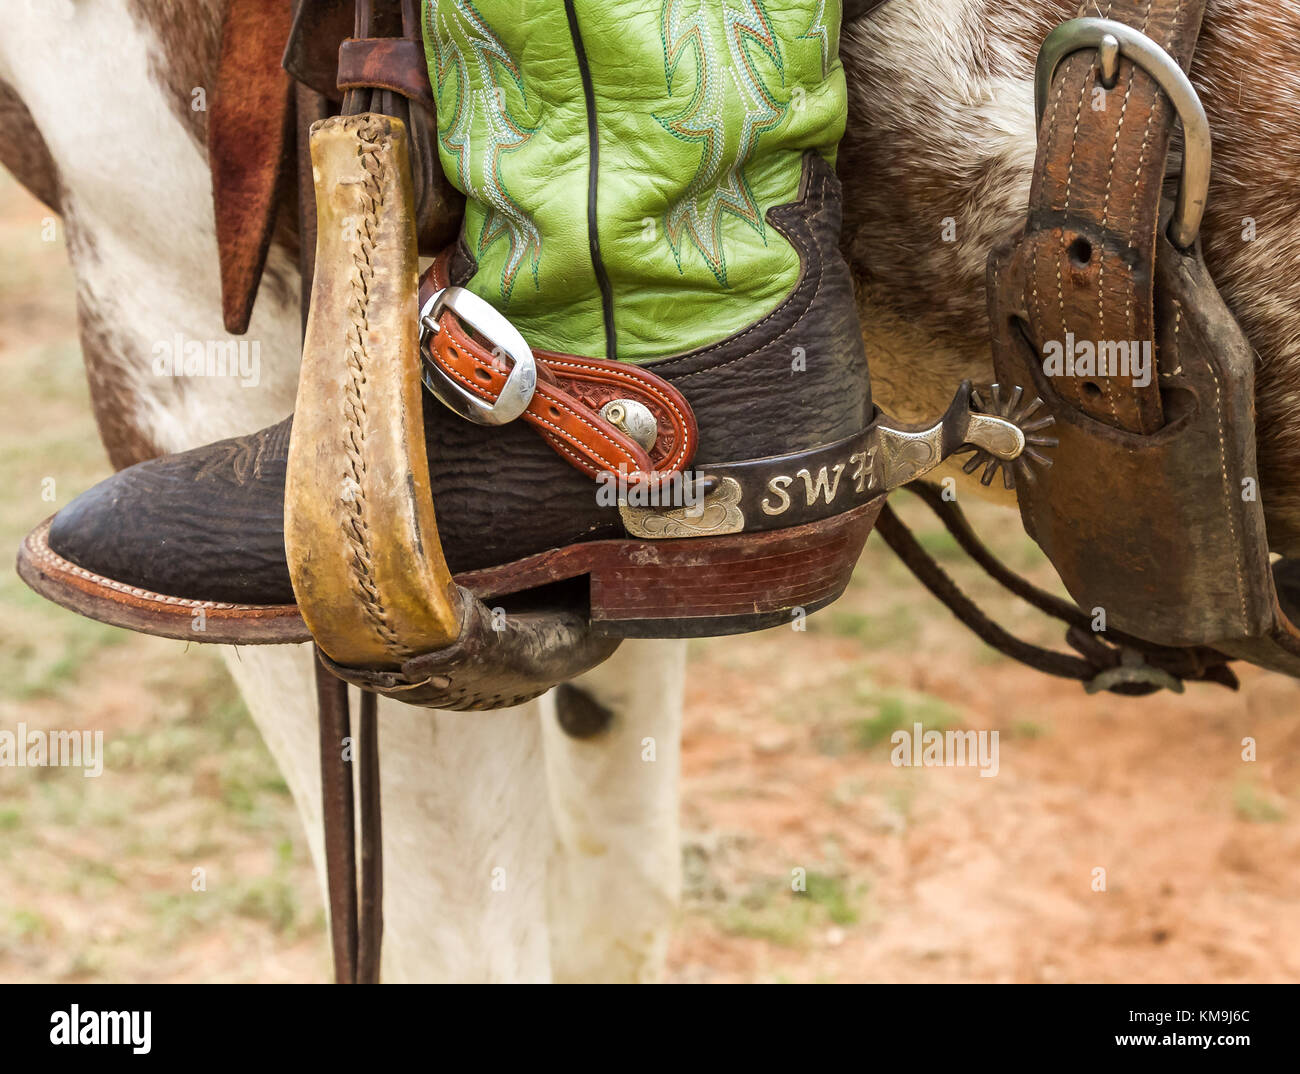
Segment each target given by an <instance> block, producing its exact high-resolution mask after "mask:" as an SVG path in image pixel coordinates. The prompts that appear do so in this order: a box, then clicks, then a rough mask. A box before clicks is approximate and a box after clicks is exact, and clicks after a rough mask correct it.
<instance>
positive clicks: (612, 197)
mask: <svg viewBox="0 0 1300 1074" xmlns="http://www.w3.org/2000/svg"><path fill="white" fill-rule="evenodd" d="M508 7H509V5H507V4H505V3H504V2H481V3H479V4H477V5H470V4H468V3H463V2H459V0H438V2H436V3H431V4H428V5H427V6H426V9H425V41H426V49H427V53H428V66H429V74H430V80H431V83H432V86H433V90H434V95H435V97H436V100H437V110H438V116H439V125H438V127H439V129H438V139H439V152H440V155H441V163H442V167H443V170H444V171H445V173H446V174H447V176H448V177H449V178H450V179H451V180H452V181H453V182H454V183H455V184H456V185H457V187H458V188H460V189H461V190H462V191H463V192H464V193H465V194H466V197H467V206H466V213H465V221H464V226H463V228H462V232H461V238H460V241H459V242H458V243H457V244H456V246H455V247H454V248H453V249H452V250H449V251H447V252H446V253H445V254H444V255H443V256H442V257H440V258H439V259H438V260H437V261H436V262H435V264H434V266H433V268H432V269H431V270H430V271H429V272H428V273H426V275H425V277H424V279H423V280H421V283H420V288H421V290H420V299H419V313H420V326H419V329H418V332H419V340H418V342H419V348H420V352H421V355H422V359H421V360H422V363H423V369H422V374H423V378H424V381H425V384H426V386H427V387H428V388H429V391H428V392H426V393H424V396H423V398H422V399H421V400H419V401H413V400H412V399H411V398H409V397H408V396H400V393H397V394H394V395H393V396H391V397H390V400H389V403H390V405H391V407H392V408H393V411H394V412H389V413H383V412H378V413H375V414H372V415H371V417H372V418H373V420H374V421H375V422H376V423H377V424H376V426H375V428H379V427H380V426H383V425H384V423H385V422H387V423H389V424H388V425H387V426H386V427H387V428H390V429H391V428H400V430H401V437H404V438H405V440H404V442H406V443H407V444H408V447H409V442H410V440H411V430H413V429H416V428H419V429H420V435H421V437H422V441H423V449H422V457H421V458H419V459H408V462H409V463H410V466H409V469H408V470H402V468H401V467H399V468H398V471H394V472H391V473H385V474H383V475H382V477H383V479H384V480H386V481H387V482H388V483H389V485H397V486H402V485H404V486H405V487H407V488H409V489H413V490H415V492H414V493H413V494H412V496H410V497H407V499H408V500H411V501H414V500H420V501H423V500H425V499H428V500H429V501H430V502H429V503H423V502H421V503H419V504H416V505H415V506H413V507H411V510H412V511H413V512H415V513H416V514H419V515H420V517H423V518H425V519H431V518H432V511H433V505H435V504H436V507H437V523H436V532H434V533H430V532H429V530H428V528H424V527H421V526H419V525H414V524H413V525H408V526H407V527H406V532H407V533H408V535H409V536H410V538H411V545H410V546H411V547H412V548H418V549H419V555H420V556H422V557H426V559H427V562H423V561H422V563H421V572H422V573H424V574H427V575H428V576H429V577H430V579H432V581H431V582H430V584H429V586H428V587H427V588H428V589H429V590H430V591H435V590H439V589H440V590H442V592H443V593H444V594H447V595H448V596H447V601H446V603H445V604H442V605H440V607H439V609H438V611H437V613H436V614H435V615H434V616H433V618H435V619H438V618H440V619H441V620H443V622H442V623H441V624H440V625H439V628H438V630H435V631H433V633H432V634H431V635H428V636H426V637H424V639H423V646H422V649H421V644H420V642H419V639H417V641H416V642H415V643H412V642H411V639H401V640H399V641H398V642H396V643H394V644H393V645H392V646H391V648H389V649H388V651H387V653H380V654H378V655H373V654H372V650H371V649H364V648H363V649H361V650H358V651H359V652H360V653H361V655H360V657H359V658H358V656H357V655H356V652H354V651H352V650H351V648H350V642H349V639H348V638H347V637H344V636H341V635H340V636H339V637H338V638H336V639H334V643H333V644H331V643H329V642H325V643H323V645H322V647H323V648H325V650H326V652H327V653H329V654H330V655H331V656H332V657H334V658H335V659H336V660H337V661H339V662H340V663H342V664H347V665H351V666H354V667H355V666H359V667H363V668H365V669H367V670H368V671H371V672H373V673H376V674H390V673H391V672H392V671H393V669H394V668H400V667H402V666H403V665H405V664H408V663H409V662H410V661H411V660H412V659H415V657H413V656H412V653H413V652H415V653H416V656H417V657H418V656H419V655H420V652H421V651H426V652H427V651H434V652H436V651H437V649H438V648H439V644H438V642H439V639H442V640H446V639H447V638H449V637H450V636H451V635H452V634H454V630H455V623H454V616H455V614H456V612H457V608H456V600H455V594H456V593H457V592H458V591H464V590H469V591H471V592H472V593H473V594H475V595H476V596H477V597H479V598H483V599H487V600H491V601H493V602H505V603H509V602H510V601H511V600H515V601H518V600H520V599H521V598H519V597H518V596H517V595H519V594H528V593H532V592H535V591H537V590H538V589H539V588H540V587H544V586H554V584H556V583H570V582H576V583H577V584H580V585H581V584H582V583H584V582H585V586H584V592H583V593H582V596H581V598H580V599H581V600H582V601H584V602H585V603H586V605H587V608H586V611H587V614H588V615H589V616H590V619H591V621H592V623H593V624H594V626H595V627H596V629H597V630H598V631H599V632H601V633H604V634H608V635H610V636H614V637H622V636H644V637H656V636H657V637H682V636H697V635H707V634H719V633H730V632H735V631H741V630H752V629H757V628H760V627H764V626H770V625H774V624H776V623H780V622H788V621H789V620H790V618H791V616H792V615H798V614H800V613H801V612H812V611H815V610H816V609H817V608H820V607H822V606H824V605H825V604H827V603H829V602H830V601H832V600H833V599H835V597H837V596H838V595H839V593H840V592H841V591H842V590H843V588H844V586H845V585H846V584H847V581H848V578H849V576H850V574H851V571H852V568H853V565H854V563H855V562H856V559H857V557H858V554H859V552H860V550H861V547H862V545H863V543H864V541H865V539H866V537H867V534H868V533H869V531H870V528H871V526H872V523H873V521H874V519H875V516H876V514H877V513H878V511H879V509H880V506H881V505H882V503H883V499H884V495H885V492H886V491H887V490H888V489H889V488H892V487H895V486H896V485H898V484H901V483H903V482H904V481H906V480H910V479H912V478H914V477H916V476H919V475H920V474H922V473H924V472H927V471H928V470H930V469H932V468H933V467H934V466H936V465H938V463H939V462H940V461H942V459H943V458H945V457H947V456H948V455H950V454H952V453H953V452H954V451H956V450H958V449H960V448H961V447H962V446H963V445H966V446H970V445H972V444H973V445H976V446H978V447H980V448H981V449H982V450H985V451H988V452H991V453H993V454H994V455H997V456H999V457H1006V458H1010V457H1014V455H1015V454H1017V453H1018V452H1019V450H1020V449H1021V448H1022V447H1023V437H1022V436H1020V434H1019V430H1017V429H1016V428H1015V427H1014V426H1013V425H1011V424H1010V423H1008V422H1005V421H1000V420H999V419H997V418H992V417H987V416H984V415H979V414H976V413H973V412H972V410H971V409H970V403H969V392H968V390H966V389H965V388H964V387H963V389H962V390H959V391H958V393H957V398H956V400H955V401H954V404H953V406H952V408H950V410H949V412H948V414H946V415H945V416H944V418H943V420H941V421H937V422H936V423H934V424H933V425H931V426H928V427H918V428H901V427H898V426H894V425H891V424H890V423H889V422H888V421H886V420H885V419H884V418H883V416H882V415H880V414H879V412H878V411H876V410H875V408H874V407H873V406H872V403H871V398H870V389H869V382H868V375H867V362H866V356H865V354H864V352H863V347H862V341H861V333H860V330H859V327H858V324H857V318H856V311H855V307H854V300H853V286H852V281H851V279H850V276H849V272H848V269H847V266H846V265H845V263H844V261H843V259H842V258H841V256H840V253H839V249H838V240H839V227H840V190H839V183H838V180H837V178H836V176H835V173H834V168H833V161H834V154H835V147H836V144H837V143H838V141H839V138H840V136H841V134H842V133H843V127H844V122H845V115H846V97H845V86H844V77H843V72H842V70H841V68H840V66H839V63H838V60H837V44H838V42H837V37H838V33H837V30H838V27H837V22H836V20H835V19H833V18H832V17H830V12H831V9H830V8H828V7H827V6H826V5H824V4H823V3H821V2H819V0H799V2H797V3H788V4H784V5H782V6H781V8H780V9H779V10H776V9H774V8H773V7H772V5H763V4H761V3H758V2H757V0H753V2H749V3H744V4H738V5H732V6H729V7H726V8H718V9H706V8H703V7H701V6H700V5H697V4H685V3H676V2H674V0H653V2H651V0H643V2H640V3H624V4H620V5H618V7H617V10H616V13H615V9H614V8H612V7H611V6H610V5H607V4H603V3H594V2H591V3H582V2H578V3H574V2H569V3H566V4H565V5H563V6H560V5H551V6H549V7H547V8H546V9H545V10H542V11H531V12H530V13H529V17H528V19H527V21H526V23H520V22H518V21H517V20H512V18H511V17H510V13H509V11H508V10H507V8H508ZM557 57H558V58H561V59H562V60H563V62H558V63H557V62H556V61H557ZM399 128H400V124H397V125H395V126H390V127H388V128H385V131H386V133H384V134H383V135H382V137H385V138H392V139H394V140H395V141H400V134H401V132H400V129H399ZM314 148H315V147H314ZM398 158H400V153H398V154H397V156H396V157H394V159H398ZM394 189H396V188H394ZM317 195H318V203H320V201H321V191H320V189H318V192H317ZM323 212H324V209H322V213H323ZM322 220H324V216H322ZM324 241H325V240H324V239H322V242H324ZM318 249H320V248H318ZM375 252H376V253H382V251H375ZM319 257H320V255H319V253H318V264H319ZM412 306H414V303H412ZM315 315H316V313H315V311H314V313H313V316H315ZM409 317H410V322H409V323H410V331H411V332H415V331H416V325H415V317H416V309H415V308H411V309H410V310H409ZM308 335H309V341H310V339H311V332H310V330H309V334H308ZM335 349H337V346H336V348H335ZM374 368H375V369H379V368H381V366H380V364H378V363H376V365H375V367H374ZM308 374H309V366H308V364H307V363H306V362H305V364H304V385H306V384H308V383H310V381H311V378H310V376H309V375H308ZM363 379H364V378H363ZM399 396H400V398H399ZM435 397H436V398H435ZM308 398H315V397H312V396H308ZM303 400H304V393H303V391H302V390H300V396H299V402H300V410H299V413H300V414H303V415H305V416H306V418H308V419H310V423H311V428H312V432H311V434H310V436H308V435H307V434H302V435H299V436H297V438H296V439H295V436H294V435H293V430H292V419H286V421H285V422H283V423H281V424H279V425H277V426H274V427H272V428H270V429H266V430H263V431H261V432H259V433H256V434H253V435H251V436H246V437H239V438H234V439H231V440H226V441H222V442H219V443H217V444H213V445H209V446H207V447H203V448H199V449H196V450H194V451H190V452H185V453H183V454H180V455H175V456H169V457H166V458H163V459H157V460H153V461H150V462H147V463H142V464H140V465H138V466H135V467H132V468H130V469H128V470H125V471H123V472H121V473H119V474H117V475H115V476H114V477H112V478H110V479H109V480H108V481H106V482H104V483H102V484H101V485H99V486H97V487H96V488H94V489H92V490H90V491H89V492H87V493H86V494H85V495H83V496H81V497H79V498H78V499H77V500H75V501H74V502H73V503H72V504H70V505H68V506H67V507H66V508H64V509H63V510H62V511H60V512H59V513H58V514H57V515H56V516H55V517H54V519H53V520H52V521H51V522H50V523H47V525H46V526H45V527H42V528H41V529H38V530H37V531H36V532H35V533H34V534H33V535H32V536H31V537H30V538H29V539H28V541H27V543H26V545H25V546H24V550H23V552H22V554H21V556H20V570H21V572H22V573H23V575H24V577H25V578H26V579H27V580H28V581H29V582H30V583H31V584H32V585H33V586H34V587H36V588H37V589H38V590H40V591H41V592H43V593H45V594H46V595H47V596H50V597H51V598H52V599H55V600H57V601H59V602H61V603H64V604H67V605H69V606H71V607H74V608H76V609H77V610H79V611H82V612H83V613H85V614H89V615H92V616H94V617H96V618H101V619H104V620H106V621H109V622H116V623H120V624H122V625H127V626H131V627H134V628H136V629H146V630H150V631H152V632H156V633H165V634H170V635H172V636H181V637H191V638H192V637H194V634H193V632H192V630H191V622H190V620H191V618H192V616H193V614H194V613H195V610H196V609H197V608H201V609H202V610H203V615H204V618H205V640H211V641H241V640H242V641H283V640H299V639H302V638H305V637H306V636H307V634H306V631H305V630H304V629H303V624H302V621H301V619H299V617H298V608H297V607H296V605H295V595H296V594H297V596H298V598H302V596H303V595H304V592H305V587H304V581H303V579H304V575H303V569H302V567H301V564H303V563H304V562H306V561H307V560H309V559H311V557H312V553H313V551H314V549H313V548H312V547H310V541H307V542H306V544H305V545H302V544H301V537H302V534H305V533H320V532H322V526H323V525H324V524H322V523H321V521H320V520H319V519H317V520H314V521H312V520H309V521H310V522H311V525H314V526H316V529H314V530H313V529H311V528H310V526H309V527H308V528H307V529H302V528H300V527H299V525H298V524H299V522H300V521H301V519H302V518H303V506H302V505H303V501H304V500H305V499H307V497H294V496H292V495H291V497H290V506H289V510H288V512H287V517H286V507H285V502H286V501H285V496H286V480H287V479H288V480H289V483H290V485H291V486H292V485H293V478H292V476H291V473H290V471H291V470H292V467H291V457H292V456H293V454H294V452H293V450H292V449H291V443H296V444H297V445H298V446H299V447H300V449H301V452H302V455H303V456H304V457H307V456H309V455H310V454H312V453H313V452H314V450H315V445H316V444H317V443H318V442H319V441H317V439H316V438H317V437H318V436H319V435H321V432H322V430H328V429H330V428H334V429H336V430H338V431H337V434H336V436H335V437H334V438H331V439H334V440H337V441H339V442H340V443H341V442H342V441H343V440H345V439H346V438H348V437H349V435H350V434H349V433H348V431H347V430H346V429H345V428H344V423H343V422H342V420H341V415H340V417H337V418H330V417H329V415H322V414H321V413H318V412H317V411H316V410H315V409H313V410H312V411H311V412H310V413H308V412H307V411H304V410H303V409H302V407H301V404H302V402H303ZM443 404H445V406H444V405H443ZM447 408H450V409H451V410H452V411H454V412H455V413H454V415H453V414H449V413H448V412H447ZM331 422H333V425H332V426H331ZM353 439H354V440H355V437H354V438H353ZM340 450H341V449H340ZM421 466H423V467H424V468H425V469H426V471H427V475H428V477H427V484H426V483H422V481H421V480H410V478H411V475H412V474H416V475H417V476H418V475H419V472H420V468H421ZM298 472H301V471H298ZM376 479H377V480H378V479H379V475H376ZM346 484H347V483H346V482H345V481H342V482H340V483H339V487H338V489H337V490H336V492H337V495H338V496H340V497H342V498H344V499H346V498H347V497H349V496H352V497H355V495H356V492H357V489H356V488H353V487H350V486H349V487H346V488H345V487H343V486H345V485H346ZM424 488H427V489H428V490H429V492H428V493H427V494H425V493H424V492H423V491H422V490H423V489H424ZM408 506H410V505H408ZM331 517H332V518H333V521H334V525H335V528H336V529H339V530H342V529H347V528H348V527H353V528H355V527H356V525H358V523H357V521H356V519H355V518H352V519H351V521H349V514H348V512H347V511H343V512H342V513H339V512H335V513H334V514H333V515H332V516H331ZM412 517H414V515H413V516H412ZM371 521H372V522H374V520H371ZM286 525H287V526H288V528H289V531H290V533H291V534H294V533H297V534H298V535H299V538H300V546H299V547H298V548H297V552H296V553H293V554H286V548H285V529H286ZM325 528H327V526H326V527H325ZM369 530H370V531H371V532H372V533H373V534H374V535H375V539H376V540H377V541H379V542H382V541H384V540H385V539H386V533H385V531H384V530H383V528H382V526H380V525H378V524H371V525H369ZM430 536H433V537H435V538H436V540H434V541H432V542H427V541H426V539H427V538H428V537H430ZM439 541H440V547H437V546H436V545H438V544H439ZM292 543H293V541H292V540H291V545H292ZM291 552H292V549H291ZM295 556H296V558H297V561H298V563H299V565H300V566H299V568H297V569H295V567H294V558H295ZM340 558H341V560H346V559H347V558H348V557H347V554H346V551H345V553H344V554H343V555H342V556H341V557H340ZM396 581H397V583H400V579H398V580H396ZM453 583H454V584H453ZM399 587H400V586H399ZM425 595H427V594H425ZM405 596H406V594H404V593H402V594H399V595H398V596H397V598H396V599H397V600H399V601H400V600H402V599H404V598H405ZM367 599H369V600H371V602H372V603H373V601H374V595H373V594H371V595H370V597H368V598H367ZM421 599H424V598H423V596H422V598H421ZM439 599H440V598H436V597H435V598H434V601H435V603H437V601H438V600H439ZM522 599H526V598H522ZM326 610H328V609H326ZM326 618H328V615H324V616H322V617H321V619H322V620H323V619H326ZM309 621H310V616H309ZM311 625H312V627H313V630H316V628H317V626H318V624H317V623H315V622H312V623H311ZM318 640H320V636H319V633H318ZM386 645H387V642H386V641H384V642H382V644H381V645H380V648H384V647H385V646H386Z"/></svg>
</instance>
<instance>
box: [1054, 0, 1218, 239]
mask: <svg viewBox="0 0 1300 1074" xmlns="http://www.w3.org/2000/svg"><path fill="white" fill-rule="evenodd" d="M1083 49H1097V51H1098V53H1099V55H1098V63H1097V66H1098V68H1099V70H1100V73H1101V77H1102V85H1103V86H1106V88H1107V89H1110V88H1112V87H1113V86H1114V84H1115V79H1116V78H1117V77H1118V65H1119V57H1120V56H1124V57H1125V58H1127V59H1129V60H1132V61H1133V63H1135V64H1136V65H1137V66H1138V67H1140V68H1141V69H1142V70H1143V71H1145V72H1146V73H1147V74H1148V75H1150V76H1151V77H1152V78H1154V79H1155V80H1156V82H1157V83H1158V84H1159V86H1160V88H1161V89H1162V90H1164V91H1165V94H1166V95H1167V96H1168V97H1169V99H1170V100H1171V101H1172V102H1173V104H1174V107H1175V108H1176V109H1177V110H1178V117H1179V118H1180V119H1181V120H1182V121H1183V138H1184V142H1185V150H1184V157H1183V174H1182V177H1181V179H1180V180H1179V183H1178V203H1177V205H1176V206H1175V207H1174V216H1173V219H1172V220H1171V221H1170V222H1169V238H1170V241H1172V242H1173V244H1174V245H1175V246H1177V247H1178V248H1179V249H1180V250H1188V249H1191V247H1192V246H1193V245H1194V244H1195V243H1196V237H1197V236H1198V235H1199V234H1200V233H1201V218H1202V217H1203V216H1204V215H1205V204H1206V202H1207V201H1208V200H1209V197H1210V162H1211V157H1212V154H1213V145H1212V142H1211V139H1210V121H1209V120H1208V119H1207V118H1206V117H1205V108H1204V106H1203V105H1202V104H1201V99H1200V97H1199V96H1197V93H1196V87H1194V86H1193V85H1192V82H1191V79H1189V78H1188V77H1187V75H1186V74H1184V73H1183V69H1182V68H1181V67H1180V66H1179V65H1178V61H1177V60H1175V59H1174V58H1173V57H1172V56H1170V55H1169V53H1168V52H1166V51H1165V50H1164V49H1162V48H1161V47H1160V46H1159V45H1158V44H1156V42H1154V41H1152V40H1151V38H1149V37H1147V35H1146V34H1144V33H1141V32H1139V31H1138V30H1135V29H1133V27H1131V26H1127V25H1125V24H1124V23H1122V22H1115V21H1114V20H1112V19H1094V18H1086V19H1072V20H1071V21H1069V22H1063V23H1061V25H1060V26H1058V27H1057V28H1056V29H1055V30H1053V31H1052V32H1051V33H1050V34H1048V35H1047V39H1046V40H1045V41H1044V42H1043V47H1042V50H1041V51H1040V52H1039V53H1038V65H1037V68H1036V70H1035V72H1034V108H1035V111H1036V113H1037V116H1038V122H1039V125H1041V124H1042V122H1043V113H1044V112H1045V111H1046V110H1047V97H1048V94H1049V93H1050V92H1051V89H1052V80H1053V79H1054V78H1055V77H1056V69H1057V67H1059V66H1060V64H1061V61H1062V60H1064V59H1065V58H1066V57H1067V56H1069V55H1071V54H1073V53H1075V52H1079V51H1081V50H1083Z"/></svg>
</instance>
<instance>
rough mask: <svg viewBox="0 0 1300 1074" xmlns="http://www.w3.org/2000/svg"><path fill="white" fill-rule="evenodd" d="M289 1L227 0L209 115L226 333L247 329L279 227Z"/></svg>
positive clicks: (288, 127)
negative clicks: (282, 63) (283, 65)
mask: <svg viewBox="0 0 1300 1074" xmlns="http://www.w3.org/2000/svg"><path fill="white" fill-rule="evenodd" d="M292 20H293V9H292V8H291V6H290V5H288V4H281V3H273V4H267V3H265V2H264V0H230V3H229V4H228V6H227V8H226V16H225V20H224V21H223V23H222V26H221V59H220V63H219V65H218V68H217V81H216V86H215V88H214V90H213V94H212V101H211V111H210V114H209V117H208V167H209V169H210V171H211V173H212V198H213V207H214V210H215V214H216V228H217V249H218V253H219V255H220V260H221V312H222V317H223V320H224V322H225V326H226V331H227V332H231V333H234V334H236V335H242V334H243V333H245V332H247V331H248V322H249V320H250V319H251V317H252V314H253V302H254V300H255V299H256V297H257V288H258V285H259V284H260V283H261V279H262V269H263V267H264V266H265V264H266V255H267V252H268V250H269V249H270V246H271V233H272V230H273V228H274V227H275V215H276V202H277V196H278V194H279V190H280V183H281V180H282V179H283V177H284V175H285V173H286V164H287V161H288V155H289V151H290V144H291V132H292V130H293V116H294V113H293V107H292V100H293V98H292V93H291V85H290V81H289V78H288V76H287V75H286V74H285V73H284V71H283V70H282V69H281V67H280V56H281V53H282V52H283V51H284V44H285V41H286V40H287V39H288V36H289V28H290V25H291V23H292Z"/></svg>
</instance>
